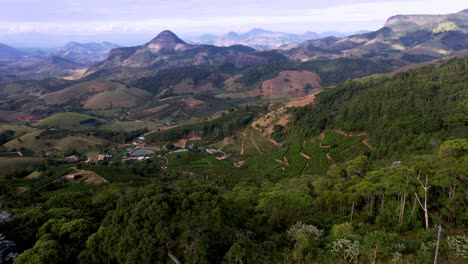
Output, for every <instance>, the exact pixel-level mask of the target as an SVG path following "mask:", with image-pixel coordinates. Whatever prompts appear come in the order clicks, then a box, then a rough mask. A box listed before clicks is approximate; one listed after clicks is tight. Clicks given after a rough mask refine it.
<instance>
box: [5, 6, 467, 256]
mask: <svg viewBox="0 0 468 264" xmlns="http://www.w3.org/2000/svg"><path fill="white" fill-rule="evenodd" d="M199 43H205V44H199ZM272 43H273V44H272ZM213 44H216V45H219V46H214V45H213ZM244 45H248V46H244ZM467 54H468V11H467V10H464V11H461V12H457V13H454V14H448V15H398V16H393V17H391V18H389V19H388V20H387V22H386V23H385V24H384V26H383V27H382V28H381V29H379V30H377V31H372V32H364V33H362V32H361V33H359V34H352V35H350V36H338V37H336V36H326V37H321V36H319V35H318V34H312V33H311V32H309V33H308V34H304V35H297V34H287V33H281V32H273V31H266V30H260V29H256V30H252V31H249V32H247V33H245V34H236V33H229V34H227V35H224V36H212V35H205V36H204V37H202V38H200V39H199V41H187V42H186V41H184V40H182V39H181V38H179V37H178V36H177V35H176V34H175V33H173V32H172V31H169V30H165V31H162V32H161V33H159V34H158V35H157V36H156V37H155V38H153V39H151V40H150V41H149V42H146V43H144V44H142V45H138V46H133V47H125V46H120V45H117V44H113V43H110V42H101V43H94V42H93V43H78V42H69V43H68V44H66V45H65V46H64V47H62V48H58V49H55V50H54V51H53V52H51V53H50V54H48V55H44V54H40V53H39V52H37V53H33V54H31V53H27V52H25V51H20V50H18V49H15V48H13V47H10V46H7V45H0V205H1V208H2V210H3V211H2V212H1V213H0V218H1V221H0V240H1V241H10V242H11V243H10V242H5V243H3V242H2V243H3V244H1V243H0V244H1V245H0V251H1V252H7V253H8V254H10V255H3V253H2V254H0V263H15V264H22V263H182V261H183V262H184V263H432V261H433V258H434V254H435V256H439V259H441V262H440V263H464V262H465V261H466V258H467V257H468V256H467V254H466V250H465V249H466V246H467V245H468V243H467V234H468V229H467V224H468V207H467V202H468V193H467V191H466V190H467V187H468V186H467V183H468V181H467V179H468V178H467V176H468V174H467V173H468V90H467V85H468V74H467V73H468V58H467V57H466V55H467ZM423 199H424V200H423ZM423 203H424V205H423ZM436 227H437V229H436ZM441 228H442V229H443V231H440V230H441ZM438 231H439V234H438V233H437V232H438ZM440 232H442V235H440ZM441 236H442V238H441ZM1 241H0V242H1ZM439 246H440V251H438V250H439Z"/></svg>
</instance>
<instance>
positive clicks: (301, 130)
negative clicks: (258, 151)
mask: <svg viewBox="0 0 468 264" xmlns="http://www.w3.org/2000/svg"><path fill="white" fill-rule="evenodd" d="M467 68H468V59H463V60H454V61H451V62H449V63H447V64H444V65H442V66H440V67H433V66H429V67H426V68H422V69H418V70H415V71H411V72H407V73H401V74H399V75H397V76H396V77H394V78H392V79H388V78H368V79H365V80H352V81H348V82H345V83H344V84H341V85H338V86H337V87H336V88H334V89H330V90H327V91H325V92H323V93H320V94H319V95H317V97H316V102H315V105H314V106H313V107H312V108H311V107H305V108H297V109H296V110H294V118H293V121H292V123H291V126H290V127H289V133H288V134H293V133H294V134H300V135H303V136H304V137H309V136H312V135H318V134H319V133H320V132H321V131H322V130H324V129H327V128H340V129H343V130H345V131H357V132H362V131H368V132H370V135H369V136H370V142H371V143H373V144H375V145H376V147H377V149H376V150H375V151H373V156H374V157H375V158H382V157H388V156H390V157H400V156H401V155H402V154H408V153H424V152H425V153H428V152H431V151H433V150H434V148H435V147H437V146H438V144H440V143H441V142H442V141H445V140H447V139H450V138H463V137H466V135H467V134H468V131H467V126H466V120H467V116H466V113H467V112H468V108H467V106H468V102H467V99H466V98H467V96H466V89H465V88H464V87H466V84H467V83H468V79H467V75H466V71H467Z"/></svg>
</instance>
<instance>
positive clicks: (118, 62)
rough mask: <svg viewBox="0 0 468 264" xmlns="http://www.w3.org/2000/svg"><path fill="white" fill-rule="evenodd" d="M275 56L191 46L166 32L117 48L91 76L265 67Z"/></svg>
mask: <svg viewBox="0 0 468 264" xmlns="http://www.w3.org/2000/svg"><path fill="white" fill-rule="evenodd" d="M275 56H281V55H279V54H272V53H260V52H255V50H254V49H252V48H249V47H246V46H241V45H233V46H229V47H216V46H211V45H193V44H188V43H186V42H184V41H183V40H181V39H180V38H179V37H177V35H175V34H174V33H173V32H171V31H169V30H166V31H163V32H161V33H160V34H159V35H158V36H157V37H155V38H154V39H153V40H151V41H150V42H148V43H146V44H144V45H141V46H136V47H128V48H117V49H113V50H112V51H111V52H110V54H109V57H108V58H107V59H106V60H104V61H102V62H100V63H98V64H96V65H94V66H93V67H91V68H90V69H89V70H88V74H91V73H95V72H102V71H112V70H116V69H119V68H127V69H147V70H161V69H171V68H179V67H187V66H208V67H212V66H216V65H225V64H229V65H232V66H233V67H235V68H244V67H249V66H255V65H260V64H265V63H267V62H269V61H271V60H272V59H274V57H275Z"/></svg>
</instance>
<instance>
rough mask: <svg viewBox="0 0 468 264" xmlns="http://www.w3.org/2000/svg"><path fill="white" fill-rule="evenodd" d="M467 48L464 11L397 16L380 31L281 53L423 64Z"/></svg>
mask: <svg viewBox="0 0 468 264" xmlns="http://www.w3.org/2000/svg"><path fill="white" fill-rule="evenodd" d="M467 48H468V12H467V11H466V10H464V11H461V12H459V13H455V14H449V15H398V16H394V17H391V18H389V19H388V20H387V21H386V22H385V25H384V27H383V28H381V29H379V30H377V31H374V32H369V33H364V34H357V35H352V36H349V37H345V38H336V37H328V38H324V39H319V40H309V41H306V42H304V43H301V44H299V45H297V46H296V47H293V48H290V49H288V50H287V51H285V52H284V54H285V55H286V56H288V57H289V58H291V59H296V60H311V59H319V58H320V59H323V58H337V57H362V58H372V59H382V58H385V59H389V58H390V59H397V60H402V61H405V62H410V63H414V62H423V61H430V60H434V59H439V58H442V57H446V56H448V55H450V54H452V53H453V52H456V51H460V50H463V49H467Z"/></svg>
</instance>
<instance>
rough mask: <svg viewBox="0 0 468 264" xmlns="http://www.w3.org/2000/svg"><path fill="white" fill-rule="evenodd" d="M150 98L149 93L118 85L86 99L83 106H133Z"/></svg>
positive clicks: (92, 107)
mask: <svg viewBox="0 0 468 264" xmlns="http://www.w3.org/2000/svg"><path fill="white" fill-rule="evenodd" d="M149 98H151V94H150V93H148V92H146V91H144V90H141V89H137V88H125V87H118V88H117V89H115V90H111V91H104V92H102V93H99V94H96V95H94V96H92V97H90V98H88V99H87V100H86V102H85V103H84V105H83V108H85V109H89V110H99V109H114V108H121V107H125V108H129V107H135V106H137V105H139V104H141V103H143V102H145V101H147V100H148V99H149Z"/></svg>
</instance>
